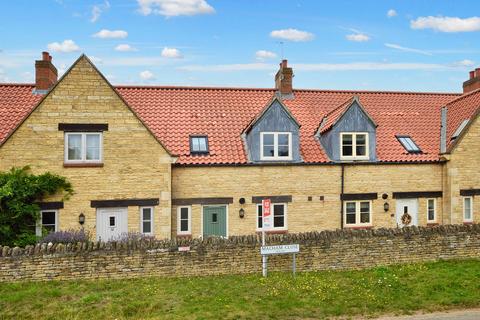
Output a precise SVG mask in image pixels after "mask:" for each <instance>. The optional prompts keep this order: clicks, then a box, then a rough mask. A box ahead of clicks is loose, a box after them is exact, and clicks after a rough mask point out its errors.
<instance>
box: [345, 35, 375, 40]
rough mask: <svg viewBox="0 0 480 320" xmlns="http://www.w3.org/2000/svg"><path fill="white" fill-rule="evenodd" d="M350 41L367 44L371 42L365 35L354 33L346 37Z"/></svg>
mask: <svg viewBox="0 0 480 320" xmlns="http://www.w3.org/2000/svg"><path fill="white" fill-rule="evenodd" d="M345 37H346V38H347V40H349V41H355V42H365V41H368V40H370V37H369V36H367V35H366V34H363V33H352V34H347V35H346V36H345Z"/></svg>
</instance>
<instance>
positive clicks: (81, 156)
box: [65, 132, 103, 163]
mask: <svg viewBox="0 0 480 320" xmlns="http://www.w3.org/2000/svg"><path fill="white" fill-rule="evenodd" d="M102 136H103V135H102V133H101V132H66V133H65V162H66V163H100V162H102V156H103V150H102V149H103V141H102Z"/></svg>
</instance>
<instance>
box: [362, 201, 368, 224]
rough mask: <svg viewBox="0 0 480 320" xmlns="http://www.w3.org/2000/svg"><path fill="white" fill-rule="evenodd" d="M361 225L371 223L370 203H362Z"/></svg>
mask: <svg viewBox="0 0 480 320" xmlns="http://www.w3.org/2000/svg"><path fill="white" fill-rule="evenodd" d="M360 223H370V202H360Z"/></svg>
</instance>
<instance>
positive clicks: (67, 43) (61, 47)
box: [47, 40, 80, 52]
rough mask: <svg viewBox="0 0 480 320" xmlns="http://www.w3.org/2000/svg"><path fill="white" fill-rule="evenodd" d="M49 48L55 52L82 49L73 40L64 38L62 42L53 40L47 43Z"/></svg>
mask: <svg viewBox="0 0 480 320" xmlns="http://www.w3.org/2000/svg"><path fill="white" fill-rule="evenodd" d="M47 48H48V50H51V51H53V52H74V51H79V50H80V47H79V46H77V45H76V44H75V42H74V41H73V40H64V41H63V42H62V43H59V42H52V43H49V44H48V45H47Z"/></svg>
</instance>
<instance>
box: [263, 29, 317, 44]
mask: <svg viewBox="0 0 480 320" xmlns="http://www.w3.org/2000/svg"><path fill="white" fill-rule="evenodd" d="M270 36H271V37H272V38H278V39H283V40H289V41H295V42H300V41H311V40H313V38H315V35H314V34H313V33H310V32H307V31H301V30H297V29H292V28H289V29H282V30H273V31H272V32H270Z"/></svg>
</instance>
